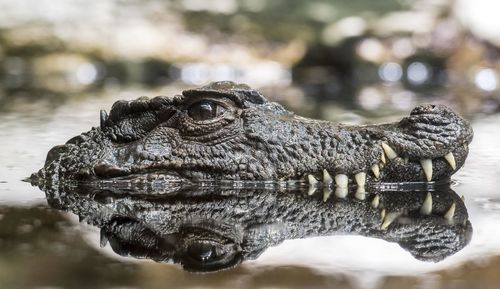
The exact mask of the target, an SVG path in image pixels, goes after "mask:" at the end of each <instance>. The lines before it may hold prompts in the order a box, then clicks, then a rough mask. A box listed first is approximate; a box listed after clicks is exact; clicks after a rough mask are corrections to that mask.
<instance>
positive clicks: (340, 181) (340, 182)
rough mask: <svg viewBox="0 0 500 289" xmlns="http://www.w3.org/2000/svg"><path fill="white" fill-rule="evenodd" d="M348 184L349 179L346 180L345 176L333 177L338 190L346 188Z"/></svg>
mask: <svg viewBox="0 0 500 289" xmlns="http://www.w3.org/2000/svg"><path fill="white" fill-rule="evenodd" d="M348 182H349V179H348V178H347V176H346V175H343V174H338V175H336V176H335V184H336V185H337V187H339V188H347V183H348Z"/></svg>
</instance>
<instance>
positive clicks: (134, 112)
mask: <svg viewBox="0 0 500 289" xmlns="http://www.w3.org/2000/svg"><path fill="white" fill-rule="evenodd" d="M472 136H473V132H472V128H471V126H470V124H469V123H468V122H467V120H465V119H463V118H462V117H460V116H459V115H458V114H457V113H455V112H453V111H452V110H451V109H449V108H447V107H445V106H443V105H433V104H428V105H421V106H418V107H416V108H414V109H413V110H412V111H411V113H410V114H409V116H407V117H404V118H402V119H401V120H400V121H398V122H393V123H385V124H370V125H346V124H341V123H333V122H330V121H324V120H315V119H310V118H305V117H301V116H298V115H296V114H294V113H293V112H291V111H289V110H287V109H285V108H284V107H283V106H282V105H280V104H278V103H276V102H272V101H269V100H267V99H266V98H265V97H264V96H263V95H262V94H261V93H260V92H258V91H257V90H255V89H252V88H250V87H249V86H247V85H245V84H237V83H234V82H229V81H221V82H214V83H210V84H209V85H206V86H203V87H200V88H196V89H189V90H185V91H183V92H182V95H177V96H174V97H166V96H157V97H154V98H151V99H150V98H147V97H141V98H139V99H137V100H133V101H125V100H120V101H117V102H115V103H114V104H113V106H112V108H111V110H110V112H109V114H108V113H107V112H106V111H104V110H102V111H101V113H100V126H99V127H94V128H92V129H91V130H90V131H88V132H85V133H82V134H81V135H78V136H76V137H73V138H71V139H70V140H69V141H68V142H67V143H66V144H64V145H59V146H55V147H54V148H52V149H51V150H50V151H49V152H48V154H47V158H46V162H45V165H44V167H43V168H42V169H41V170H40V171H39V172H38V173H36V174H34V175H33V176H34V177H37V178H39V179H51V180H60V179H66V180H78V181H94V180H110V179H111V180H119V179H129V180H130V179H134V180H145V181H151V180H178V181H195V182H196V181H202V180H216V181H217V180H232V181H298V182H303V183H305V184H307V183H309V184H310V185H311V186H314V187H317V186H332V187H337V188H338V189H340V190H344V189H346V188H347V187H349V186H350V185H352V186H357V187H358V188H360V189H361V190H363V189H364V187H365V186H368V185H369V184H377V183H401V182H403V183H405V182H425V183H431V182H438V181H440V180H449V177H450V176H451V175H452V174H453V173H455V172H456V171H457V170H458V169H459V168H460V167H461V166H462V165H463V164H464V162H465V159H466V157H467V154H468V146H469V143H470V142H471V140H472ZM367 184H368V185H367Z"/></svg>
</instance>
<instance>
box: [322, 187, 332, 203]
mask: <svg viewBox="0 0 500 289" xmlns="http://www.w3.org/2000/svg"><path fill="white" fill-rule="evenodd" d="M331 193H332V191H331V190H330V189H329V188H325V189H324V190H323V202H326V201H327V200H328V198H330V194H331Z"/></svg>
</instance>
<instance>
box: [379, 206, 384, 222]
mask: <svg viewBox="0 0 500 289" xmlns="http://www.w3.org/2000/svg"><path fill="white" fill-rule="evenodd" d="M384 219H385V209H383V210H382V211H381V212H380V220H382V221H383V220H384Z"/></svg>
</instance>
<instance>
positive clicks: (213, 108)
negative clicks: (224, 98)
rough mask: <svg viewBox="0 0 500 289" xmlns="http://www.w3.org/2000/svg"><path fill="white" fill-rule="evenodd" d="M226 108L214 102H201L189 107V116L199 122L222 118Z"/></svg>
mask: <svg viewBox="0 0 500 289" xmlns="http://www.w3.org/2000/svg"><path fill="white" fill-rule="evenodd" d="M225 111H226V108H225V107H224V106H222V105H220V104H219V103H216V102H213V101H207V100H203V101H199V102H196V103H193V104H192V105H191V106H189V107H188V115H189V116H190V117H191V118H192V119H194V120H197V121H203V120H209V119H213V118H216V117H219V116H221V115H222V114H224V112H225Z"/></svg>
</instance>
